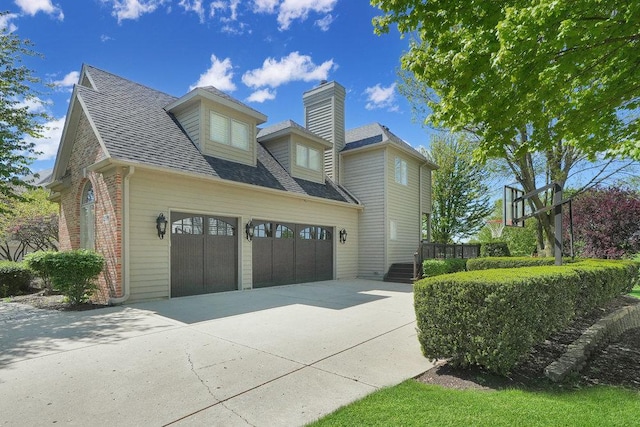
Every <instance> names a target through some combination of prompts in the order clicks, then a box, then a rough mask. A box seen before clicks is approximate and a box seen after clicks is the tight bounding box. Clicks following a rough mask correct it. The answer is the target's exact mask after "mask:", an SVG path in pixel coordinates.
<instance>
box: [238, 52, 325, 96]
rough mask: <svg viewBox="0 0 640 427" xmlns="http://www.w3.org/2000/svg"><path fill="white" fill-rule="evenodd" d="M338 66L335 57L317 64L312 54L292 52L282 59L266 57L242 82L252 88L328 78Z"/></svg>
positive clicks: (245, 74)
mask: <svg viewBox="0 0 640 427" xmlns="http://www.w3.org/2000/svg"><path fill="white" fill-rule="evenodd" d="M336 67H337V65H335V64H334V62H333V59H330V60H328V61H325V62H323V63H322V64H320V65H316V64H314V63H313V60H312V59H311V57H310V56H308V55H300V53H298V52H292V53H290V54H289V55H288V56H286V57H284V58H282V59H280V60H276V59H275V58H267V59H265V60H264V62H263V64H262V67H261V68H256V69H254V70H250V71H247V72H246V73H244V74H243V76H242V82H243V83H244V84H245V85H247V86H249V87H251V88H259V87H265V86H268V87H272V88H276V87H278V86H280V85H282V84H285V83H288V82H291V81H305V82H309V81H314V80H326V79H327V76H328V75H329V71H331V70H332V69H335V68H336Z"/></svg>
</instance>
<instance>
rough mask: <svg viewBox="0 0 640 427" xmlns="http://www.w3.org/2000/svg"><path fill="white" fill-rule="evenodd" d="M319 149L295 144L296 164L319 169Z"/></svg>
mask: <svg viewBox="0 0 640 427" xmlns="http://www.w3.org/2000/svg"><path fill="white" fill-rule="evenodd" d="M320 160H321V156H320V150H316V149H315V148H311V147H307V146H306V145H301V144H296V165H298V166H301V167H303V168H307V169H313V170H316V171H319V170H320V163H321V161H320Z"/></svg>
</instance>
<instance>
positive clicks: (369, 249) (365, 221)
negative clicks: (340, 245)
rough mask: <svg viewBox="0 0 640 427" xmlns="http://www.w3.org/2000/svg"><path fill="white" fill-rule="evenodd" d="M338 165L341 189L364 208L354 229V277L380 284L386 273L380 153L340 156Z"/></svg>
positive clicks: (381, 154)
mask: <svg viewBox="0 0 640 427" xmlns="http://www.w3.org/2000/svg"><path fill="white" fill-rule="evenodd" d="M342 165H343V167H344V169H343V172H344V175H343V177H342V178H343V182H344V186H345V187H346V188H347V189H348V190H349V192H351V193H352V194H353V195H354V196H355V197H357V198H358V200H360V202H361V203H362V204H363V205H364V210H363V211H362V212H361V213H360V223H359V227H358V235H359V242H358V243H359V246H360V259H359V262H358V277H361V278H366V279H377V280H382V278H383V276H384V273H385V272H386V270H385V254H384V251H385V238H386V237H385V236H386V233H385V227H386V225H385V213H384V205H385V200H384V182H385V160H384V150H383V149H379V150H369V151H365V152H360V153H353V154H349V155H343V156H342ZM347 231H348V230H347ZM349 236H351V235H349Z"/></svg>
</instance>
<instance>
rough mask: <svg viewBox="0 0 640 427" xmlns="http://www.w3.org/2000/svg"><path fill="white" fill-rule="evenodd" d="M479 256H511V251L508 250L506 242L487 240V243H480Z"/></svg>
mask: <svg viewBox="0 0 640 427" xmlns="http://www.w3.org/2000/svg"><path fill="white" fill-rule="evenodd" d="M480 256H481V257H488V256H491V257H501V256H511V252H509V246H507V243H506V242H489V243H483V244H482V245H480Z"/></svg>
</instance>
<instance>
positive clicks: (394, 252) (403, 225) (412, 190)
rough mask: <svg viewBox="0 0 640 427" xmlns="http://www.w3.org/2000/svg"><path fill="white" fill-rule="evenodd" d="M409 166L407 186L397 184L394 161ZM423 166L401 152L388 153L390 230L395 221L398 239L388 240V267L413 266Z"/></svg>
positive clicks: (416, 245) (388, 225)
mask: <svg viewBox="0 0 640 427" xmlns="http://www.w3.org/2000/svg"><path fill="white" fill-rule="evenodd" d="M396 157H399V158H400V159H402V160H404V161H406V162H407V185H402V184H398V183H397V182H396V181H395V159H396ZM419 166H420V163H419V162H418V161H416V160H414V159H413V158H412V157H409V156H407V155H405V154H404V153H403V152H401V151H400V150H396V149H394V148H388V153H387V169H388V173H387V187H388V189H387V217H388V223H387V224H386V227H387V229H389V228H390V224H389V222H390V221H395V223H396V227H397V239H395V240H391V239H389V240H388V247H387V266H386V268H387V269H388V268H389V267H390V266H391V264H393V263H397V262H413V253H414V252H415V251H416V249H417V248H418V245H419V242H420V217H421V213H420V186H419V181H420V178H419V170H418V169H419Z"/></svg>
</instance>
